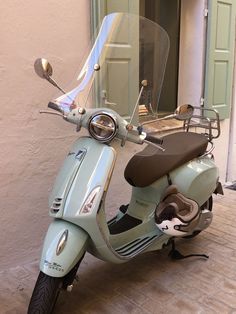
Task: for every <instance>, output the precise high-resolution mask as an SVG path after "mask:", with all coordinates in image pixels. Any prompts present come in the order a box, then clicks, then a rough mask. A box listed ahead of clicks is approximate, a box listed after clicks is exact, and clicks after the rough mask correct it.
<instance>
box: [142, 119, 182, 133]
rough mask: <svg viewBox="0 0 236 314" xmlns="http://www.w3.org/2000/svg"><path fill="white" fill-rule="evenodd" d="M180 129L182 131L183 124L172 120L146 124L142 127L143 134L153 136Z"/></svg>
mask: <svg viewBox="0 0 236 314" xmlns="http://www.w3.org/2000/svg"><path fill="white" fill-rule="evenodd" d="M181 129H183V122H181V121H177V120H174V119H172V120H166V121H157V122H154V123H150V124H146V125H145V127H144V132H147V133H151V134H155V133H167V132H172V131H175V130H181Z"/></svg>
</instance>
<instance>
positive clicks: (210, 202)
mask: <svg viewBox="0 0 236 314" xmlns="http://www.w3.org/2000/svg"><path fill="white" fill-rule="evenodd" d="M212 205H213V198H212V196H210V197H209V198H208V200H207V201H206V202H205V203H204V204H203V205H202V206H201V207H200V209H201V211H203V210H209V211H210V212H211V211H212ZM201 232H202V230H196V231H194V232H193V233H192V234H190V235H188V236H186V237H184V238H185V239H192V238H194V237H196V236H197V235H198V234H199V233H201Z"/></svg>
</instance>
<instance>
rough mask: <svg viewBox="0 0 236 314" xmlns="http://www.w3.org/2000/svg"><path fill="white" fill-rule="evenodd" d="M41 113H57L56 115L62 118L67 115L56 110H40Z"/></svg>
mask: <svg viewBox="0 0 236 314" xmlns="http://www.w3.org/2000/svg"><path fill="white" fill-rule="evenodd" d="M39 113H40V114H41V113H47V114H53V115H56V116H60V117H62V118H64V117H65V116H64V115H63V114H62V113H59V112H54V111H50V110H39Z"/></svg>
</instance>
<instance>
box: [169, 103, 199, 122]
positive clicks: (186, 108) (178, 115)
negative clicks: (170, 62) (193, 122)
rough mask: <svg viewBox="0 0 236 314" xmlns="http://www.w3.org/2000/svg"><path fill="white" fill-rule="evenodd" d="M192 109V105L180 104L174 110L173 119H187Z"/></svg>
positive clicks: (191, 113)
mask: <svg viewBox="0 0 236 314" xmlns="http://www.w3.org/2000/svg"><path fill="white" fill-rule="evenodd" d="M193 111H194V108H193V106H192V105H189V104H185V105H181V106H179V107H178V108H177V109H176V110H175V113H174V117H175V119H177V120H180V121H184V120H188V119H190V118H191V117H192V115H193Z"/></svg>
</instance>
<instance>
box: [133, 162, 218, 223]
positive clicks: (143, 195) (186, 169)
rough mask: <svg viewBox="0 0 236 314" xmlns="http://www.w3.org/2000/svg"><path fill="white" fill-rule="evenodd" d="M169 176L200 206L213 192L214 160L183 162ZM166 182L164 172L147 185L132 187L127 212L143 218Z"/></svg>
mask: <svg viewBox="0 0 236 314" xmlns="http://www.w3.org/2000/svg"><path fill="white" fill-rule="evenodd" d="M157 166H158V165H157ZM169 176H170V179H171V182H172V184H175V185H176V186H177V188H178V190H179V192H180V193H182V194H183V195H184V196H186V197H188V198H191V199H193V200H195V201H196V202H197V203H198V204H199V206H201V205H202V204H204V203H205V202H206V201H207V199H208V198H209V197H210V196H211V195H212V193H213V192H214V190H215V188H216V185H217V181H218V176H219V172H218V168H217V167H216V165H215V163H214V161H213V160H211V159H210V158H208V157H204V158H197V159H194V160H192V161H190V162H188V163H186V164H184V165H183V166H181V167H179V168H177V169H175V170H174V171H172V172H171V173H170V174H169ZM168 185H169V183H168V180H167V176H163V177H162V178H160V179H158V180H157V181H156V182H154V183H153V184H151V185H150V186H147V187H144V188H138V187H134V188H133V191H132V199H131V202H130V206H129V209H128V211H129V213H130V214H131V215H134V216H135V217H137V218H139V219H144V217H146V216H147V212H148V215H154V211H155V208H156V206H157V204H158V203H159V202H160V200H161V197H162V195H163V193H164V191H165V189H166V188H167V187H168Z"/></svg>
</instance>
